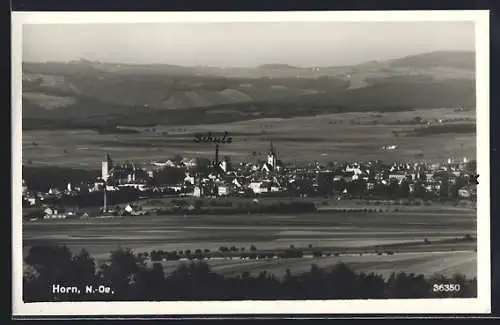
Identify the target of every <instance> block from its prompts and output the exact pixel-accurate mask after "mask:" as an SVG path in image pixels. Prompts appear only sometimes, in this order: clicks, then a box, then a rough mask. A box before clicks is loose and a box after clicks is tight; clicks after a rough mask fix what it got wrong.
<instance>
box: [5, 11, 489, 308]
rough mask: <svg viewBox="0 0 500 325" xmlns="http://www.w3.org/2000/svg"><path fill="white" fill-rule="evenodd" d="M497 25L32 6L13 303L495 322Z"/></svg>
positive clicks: (18, 78) (419, 16) (449, 17)
mask: <svg viewBox="0 0 500 325" xmlns="http://www.w3.org/2000/svg"><path fill="white" fill-rule="evenodd" d="M488 23H489V22H488V12H487V11H439V12H437V11H436V12H433V11H430V12H425V11H420V12H411V11H406V12H382V11H381V12H273V13H271V12H267V13H251V12H248V13H245V12H239V13H237V12H225V13H202V12H198V13H196V12H192V13H189V12H183V13H181V12H178V13H173V12H170V13H76V12H75V13H70V12H66V13H49V12H46V13H42V12H40V13H29V12H27V13H16V12H14V13H13V20H12V28H13V43H12V46H13V47H12V53H13V57H12V66H13V75H12V80H13V84H12V87H13V88H12V89H13V103H12V112H13V113H12V116H13V121H12V123H13V124H12V125H13V128H12V129H13V133H12V141H13V142H12V143H13V146H12V147H13V148H14V149H13V150H14V152H13V159H14V160H13V179H12V182H13V183H12V184H13V191H14V192H13V195H12V202H13V210H12V211H13V215H12V220H13V229H12V231H13V249H14V252H13V256H14V259H13V265H14V266H13V268H14V273H13V292H14V298H13V299H14V311H13V312H14V314H19V315H43V314H51V315H99V314H103V315H104V314H127V315H133V314H141V315H145V314H238V313H240V314H252V313H258V314H265V313H268V314H270V313H272V314H278V313H288V314H293V313H302V314H304V313H305V314H308V313H354V312H356V313H400V312H406V313H450V312H453V313H486V312H489V311H490V247H489V245H490V243H489V237H490V229H489V218H490V211H489V202H490V201H489V200H490V199H489V155H488V151H489V132H490V131H489V99H488V96H489V75H488V74H489V57H488V53H489V48H488V44H489V36H488Z"/></svg>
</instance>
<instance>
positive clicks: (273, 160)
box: [267, 140, 277, 168]
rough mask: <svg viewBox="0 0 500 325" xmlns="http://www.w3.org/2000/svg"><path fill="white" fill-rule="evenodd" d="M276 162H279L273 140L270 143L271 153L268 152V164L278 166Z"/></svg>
mask: <svg viewBox="0 0 500 325" xmlns="http://www.w3.org/2000/svg"><path fill="white" fill-rule="evenodd" d="M276 163H277V157H276V151H275V148H274V146H273V141H272V140H271V141H270V145H269V153H268V154H267V164H268V165H270V166H272V167H273V168H276Z"/></svg>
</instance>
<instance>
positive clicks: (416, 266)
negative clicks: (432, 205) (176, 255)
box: [161, 251, 477, 278]
mask: <svg viewBox="0 0 500 325" xmlns="http://www.w3.org/2000/svg"><path fill="white" fill-rule="evenodd" d="M476 258H477V257H476V253H475V252H473V251H455V252H424V253H422V252H417V253H401V254H397V255H392V256H388V255H383V256H378V255H376V254H365V255H363V256H359V255H345V256H331V257H322V258H291V259H286V260H240V259H232V260H231V259H229V260H228V259H220V260H213V259H212V260H208V261H205V262H206V263H208V265H210V267H211V269H212V270H213V271H215V272H217V273H219V274H223V275H225V276H237V275H241V274H242V273H244V272H248V273H250V275H252V276H256V275H259V273H261V272H262V271H266V272H268V273H271V274H274V275H275V276H276V277H282V276H284V275H285V272H286V270H287V269H290V271H291V272H292V274H300V273H305V272H308V271H309V270H310V269H311V265H313V264H315V265H317V266H318V267H319V268H322V269H324V270H325V271H328V270H329V269H331V268H332V267H334V266H335V265H336V264H338V263H341V262H342V263H345V264H347V265H348V266H349V267H351V268H352V269H353V270H354V271H356V272H365V273H372V272H373V273H375V274H380V275H382V276H384V277H385V278H388V277H389V276H390V275H391V274H392V273H393V272H396V273H397V272H399V271H401V272H406V273H415V274H423V275H425V276H432V275H434V274H441V275H444V276H448V277H451V276H453V275H455V274H457V273H459V274H463V275H465V276H466V277H468V278H473V277H475V276H476V274H477V260H476ZM161 263H162V265H163V269H164V272H165V273H166V274H169V273H170V272H172V271H173V270H175V269H176V268H177V267H178V266H179V265H180V264H182V263H186V262H184V261H167V262H161Z"/></svg>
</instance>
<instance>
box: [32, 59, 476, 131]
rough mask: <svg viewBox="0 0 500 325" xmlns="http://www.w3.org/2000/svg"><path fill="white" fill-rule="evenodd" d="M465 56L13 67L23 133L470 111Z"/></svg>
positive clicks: (470, 63) (470, 77)
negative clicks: (337, 62)
mask: <svg viewBox="0 0 500 325" xmlns="http://www.w3.org/2000/svg"><path fill="white" fill-rule="evenodd" d="M474 66H475V64H474V53H472V52H457V51H448V52H444V51H443V52H432V53H424V54H419V55H412V56H407V57H404V58H400V59H396V60H389V61H370V62H366V63H363V64H359V65H355V66H346V67H314V68H301V67H294V66H291V65H287V64H266V65H261V66H259V67H257V68H230V69H222V68H217V67H180V66H175V65H161V64H152V65H130V64H118V63H102V62H93V61H88V60H79V61H72V62H69V63H60V62H59V63H58V62H47V63H33V62H26V63H23V119H24V122H23V127H25V128H31V129H33V128H46V127H89V126H90V127H94V126H96V125H97V126H99V125H103V124H104V125H114V124H117V123H121V124H123V123H128V124H130V123H131V122H130V121H133V122H134V123H139V124H141V125H142V124H148V125H149V124H154V123H163V124H177V123H178V124H186V123H194V122H195V121H198V120H200V123H210V122H213V123H221V122H229V121H235V120H245V119H249V118H252V119H253V118H259V117H270V116H272V117H279V116H296V115H311V114H321V113H326V112H336V111H360V110H361V111H363V110H378V111H384V110H394V109H410V108H412V107H413V108H415V107H419V108H436V107H455V106H458V105H463V106H469V107H473V106H474V104H475V88H474V87H475V86H474V75H475V71H474Z"/></svg>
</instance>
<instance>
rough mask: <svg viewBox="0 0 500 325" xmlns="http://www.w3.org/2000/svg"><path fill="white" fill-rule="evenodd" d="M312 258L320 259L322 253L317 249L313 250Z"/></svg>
mask: <svg viewBox="0 0 500 325" xmlns="http://www.w3.org/2000/svg"><path fill="white" fill-rule="evenodd" d="M313 256H314V257H322V256H323V252H322V251H321V250H319V249H317V250H314V251H313Z"/></svg>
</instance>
